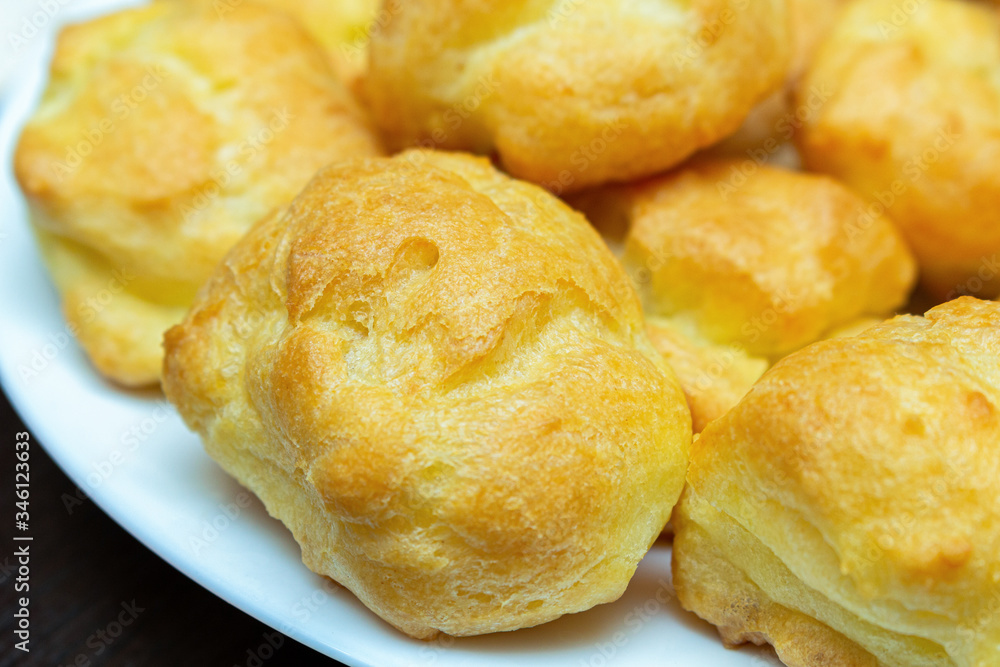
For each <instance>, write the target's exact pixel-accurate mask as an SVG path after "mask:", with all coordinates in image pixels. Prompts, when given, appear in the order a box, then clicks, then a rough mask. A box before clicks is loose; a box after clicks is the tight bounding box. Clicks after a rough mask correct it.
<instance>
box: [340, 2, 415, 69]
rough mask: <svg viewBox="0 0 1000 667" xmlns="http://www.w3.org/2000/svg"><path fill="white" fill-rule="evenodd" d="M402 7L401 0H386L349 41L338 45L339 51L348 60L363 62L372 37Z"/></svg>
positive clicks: (382, 28)
mask: <svg viewBox="0 0 1000 667" xmlns="http://www.w3.org/2000/svg"><path fill="white" fill-rule="evenodd" d="M402 8H403V0H386V1H385V2H383V3H382V6H381V7H379V10H378V13H377V14H375V18H374V19H372V21H371V22H370V23H368V24H367V25H366V26H365V27H364V28H363V29H361V30H360V31H359V32H358V34H356V35H355V36H354V39H352V40H351V41H349V42H347V43H344V44H341V45H340V53H341V55H342V56H343V57H344V59H345V60H347V61H348V62H354V63H360V62H363V61H364V59H365V58H366V57H367V54H368V45H369V44H371V41H372V38H373V37H374V36H375V35H376V34H377V33H378V32H380V31H382V30H384V29H385V27H386V26H387V25H389V21H391V20H392V17H394V16H395V15H396V14H398V13H399V11H400V10H401V9H402Z"/></svg>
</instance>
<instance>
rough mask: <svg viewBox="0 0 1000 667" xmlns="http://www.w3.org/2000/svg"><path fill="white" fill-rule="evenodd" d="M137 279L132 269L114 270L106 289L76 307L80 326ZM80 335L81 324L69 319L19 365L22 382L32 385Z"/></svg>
mask: <svg viewBox="0 0 1000 667" xmlns="http://www.w3.org/2000/svg"><path fill="white" fill-rule="evenodd" d="M135 278H136V274H135V273H133V272H132V271H131V270H130V269H113V270H112V271H111V275H110V277H109V278H108V280H107V282H106V283H105V284H104V287H102V288H101V289H99V290H97V291H96V292H94V293H93V294H91V295H90V296H88V297H87V298H86V299H84V300H83V301H82V302H80V303H79V304H77V308H76V316H77V317H78V318H79V322H81V323H82V324H83V325H87V324H90V323H92V322H94V320H96V319H97V318H98V317H99V316H100V315H101V313H103V312H104V310H105V309H107V307H108V306H109V305H110V304H111V303H112V302H113V301H114V300H115V297H116V296H117V295H119V294H121V293H122V292H123V291H125V289H126V288H127V287H128V285H129V283H131V282H132V281H133V280H135ZM79 333H80V324H78V323H77V320H69V319H67V320H66V323H65V324H64V325H63V327H62V328H61V329H60V330H58V331H55V332H53V333H50V334H49V335H48V337H47V340H46V341H45V342H44V343H42V344H41V345H40V346H38V347H36V348H34V349H33V350H31V351H30V352H28V353H27V354H26V355H25V356H26V359H25V361H22V362H21V363H20V364H18V367H17V374H18V377H20V378H21V381H22V382H24V383H25V384H29V383H30V382H31V381H32V380H34V379H36V378H37V377H39V376H40V375H41V374H42V373H44V372H45V371H46V369H48V367H49V366H50V365H51V364H52V362H54V361H55V360H56V358H57V357H58V356H59V355H60V353H62V351H63V350H65V349H66V347H67V346H69V344H70V341H72V340H75V339H76V337H77V335H78V334H79Z"/></svg>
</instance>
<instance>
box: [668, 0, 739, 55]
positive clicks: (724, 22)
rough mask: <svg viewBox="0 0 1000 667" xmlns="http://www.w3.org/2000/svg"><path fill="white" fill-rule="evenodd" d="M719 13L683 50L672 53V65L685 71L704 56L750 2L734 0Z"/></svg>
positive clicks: (708, 21) (691, 38) (688, 41)
mask: <svg viewBox="0 0 1000 667" xmlns="http://www.w3.org/2000/svg"><path fill="white" fill-rule="evenodd" d="M730 4H731V6H728V7H726V8H725V9H723V10H722V11H721V12H719V13H718V14H716V15H715V16H712V17H711V18H710V19H708V20H707V21H706V22H705V24H704V25H702V26H701V27H700V28H699V29H698V31H697V32H695V34H694V35H692V36H691V37H690V38H689V39H688V40H687V44H686V45H685V46H684V48H683V49H678V50H676V51H675V52H674V65H676V66H677V67H678V68H680V69H687V68H688V67H690V66H691V65H692V64H694V62H695V61H696V60H698V59H699V58H701V57H702V56H703V55H704V54H705V50H706V49H708V48H710V47H711V46H712V45H714V44H715V43H716V42H718V41H719V38H720V37H722V35H723V34H724V33H725V32H726V30H728V29H729V27H730V26H732V25H733V24H734V23H736V20H737V19H738V18H739V13H738V12H742V11H744V10H745V9H746V8H747V7H749V6H750V0H735V1H734V2H732V3H730Z"/></svg>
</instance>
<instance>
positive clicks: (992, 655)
mask: <svg viewBox="0 0 1000 667" xmlns="http://www.w3.org/2000/svg"><path fill="white" fill-rule="evenodd" d="M998 349H1000V304H997V303H994V302H988V301H979V300H976V299H973V298H971V297H963V298H961V299H958V300H955V301H951V302H949V303H947V304H945V305H942V306H938V307H936V308H934V309H932V310H930V311H928V312H927V315H926V317H915V316H901V317H897V318H895V319H893V320H891V321H889V322H886V323H884V324H880V325H877V326H875V327H873V328H870V329H868V330H867V331H865V332H864V333H862V334H860V335H858V336H854V337H844V338H837V339H834V340H829V341H824V342H821V343H816V344H814V345H810V346H809V347H807V348H805V349H803V350H801V351H799V352H797V353H795V354H793V355H791V356H789V357H787V358H785V359H784V360H782V361H780V362H779V363H778V364H776V365H775V366H774V367H773V368H772V369H771V370H769V371H768V372H767V374H765V375H764V377H763V378H762V379H761V380H760V381H759V382H758V383H757V384H756V385H754V388H753V390H752V391H751V392H750V393H749V394H748V395H747V396H746V397H745V398H744V399H743V400H742V401H741V402H740V404H739V405H738V406H737V407H736V408H735V409H733V410H732V411H731V412H729V413H728V414H726V415H725V416H724V417H722V418H721V419H719V420H717V421H715V422H713V423H712V424H710V425H709V426H708V427H707V428H706V429H705V430H704V431H703V432H702V434H701V436H700V438H699V439H698V440H697V441H696V443H695V445H694V448H693V451H692V460H691V467H690V469H689V471H688V481H687V487H686V488H685V492H684V496H683V499H682V501H681V504H680V505H679V506H678V509H677V510H676V511H675V513H674V518H673V524H674V528H675V530H676V536H675V539H674V565H673V567H674V585H675V587H676V590H677V594H678V598H679V599H680V601H681V604H683V605H684V607H685V608H687V609H690V610H692V611H694V612H695V613H697V614H698V615H699V616H701V617H702V618H704V619H706V620H707V621H709V622H711V623H713V624H715V625H716V626H718V628H719V632H720V634H721V635H722V637H723V639H724V640H725V641H726V643H727V644H731V645H732V644H739V643H741V642H747V641H751V642H755V643H763V642H768V643H771V644H773V645H774V646H775V648H776V649H777V651H778V655H779V656H780V657H781V659H782V661H783V662H784V663H785V664H786V665H789V666H790V667H820V666H825V665H851V666H855V665H859V666H860V665H863V666H869V665H870V666H872V667H876V666H882V665H884V666H887V667H915V666H920V667H931V666H934V667H946V666H948V667H953V666H957V665H961V666H963V667H985V666H987V665H993V664H996V660H997V654H998V647H1000V495H998V492H997V479H1000V449H998V448H997V446H996V443H997V442H998V440H1000V366H998V364H997V350H998Z"/></svg>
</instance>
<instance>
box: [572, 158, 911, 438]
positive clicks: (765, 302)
mask: <svg viewBox="0 0 1000 667" xmlns="http://www.w3.org/2000/svg"><path fill="white" fill-rule="evenodd" d="M570 202H571V203H572V204H573V205H574V206H576V207H578V208H579V209H580V210H582V211H584V212H585V213H586V214H587V216H588V218H590V219H591V220H593V221H594V222H595V224H596V225H597V226H598V227H599V228H601V229H609V230H618V233H619V234H620V233H621V230H627V231H625V232H624V234H625V240H624V255H623V262H624V264H625V267H626V269H627V271H628V273H629V275H630V276H631V278H632V280H633V281H634V282H635V284H636V286H637V289H638V290H639V293H640V295H641V296H642V299H643V308H644V310H645V312H646V315H647V319H649V321H650V324H651V327H652V328H653V329H654V331H653V332H652V333H653V340H654V342H656V343H657V347H658V348H659V349H660V351H661V353H662V354H664V356H666V357H667V360H668V361H669V362H670V364H671V366H672V367H673V368H674V370H675V372H676V373H677V375H678V377H679V379H680V381H681V385H682V386H683V387H684V391H685V394H686V395H687V397H688V400H689V402H690V403H691V409H692V413H693V416H694V423H695V426H696V429H695V430H696V432H697V431H699V430H700V428H701V427H703V426H704V425H705V424H707V423H708V422H709V421H711V420H712V419H715V418H717V417H720V416H722V415H723V414H724V413H725V412H726V411H727V410H728V409H729V408H731V407H732V406H734V405H735V404H736V402H737V401H738V400H739V398H740V397H742V396H743V394H744V393H746V391H747V390H748V389H749V388H750V386H751V385H752V384H753V382H754V381H755V380H756V379H757V378H758V377H759V376H760V374H761V373H762V372H763V371H764V370H765V369H766V367H767V365H768V363H769V362H770V361H774V360H776V359H778V358H780V357H782V356H784V355H785V354H787V353H789V352H791V351H793V350H795V349H797V348H800V347H802V346H803V345H806V344H808V343H811V342H813V341H815V340H818V339H819V338H821V337H822V336H823V335H824V334H826V333H828V332H830V331H832V330H834V329H836V328H839V327H842V326H845V325H848V324H850V323H852V322H853V321H854V320H856V319H858V318H861V317H867V316H883V315H888V314H890V313H891V312H892V311H893V310H894V309H895V308H897V307H899V306H901V305H903V304H904V303H905V302H906V299H907V296H908V294H909V292H910V289H911V287H912V285H913V281H914V279H915V276H914V273H915V268H914V262H913V259H912V257H911V256H910V254H909V251H908V250H907V248H906V246H905V245H904V244H903V242H902V240H901V238H900V235H899V233H898V232H897V231H896V229H895V227H894V226H893V225H892V224H891V223H890V222H889V221H888V220H887V219H886V218H884V217H881V216H873V217H871V218H868V217H866V214H865V210H864V209H865V206H864V201H863V200H861V199H860V198H859V197H857V196H856V195H855V194H854V193H852V192H851V191H849V190H848V189H847V188H845V187H843V186H841V185H840V184H838V183H836V182H834V181H833V180H832V179H830V178H827V177H825V176H814V175H807V174H801V173H796V172H791V171H787V170H783V169H777V168H773V167H768V166H759V167H758V166H754V168H753V170H752V171H750V172H749V174H748V173H747V169H746V164H745V162H744V161H740V160H701V161H697V162H693V163H691V164H690V165H688V166H686V167H684V168H681V169H679V170H677V171H675V172H672V173H670V174H667V175H664V176H659V177H656V178H652V179H648V180H646V181H642V182H638V183H634V184H629V185H623V186H609V187H604V188H598V189H595V190H592V191H588V192H587V193H581V194H579V195H577V196H575V197H572V198H570Z"/></svg>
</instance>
